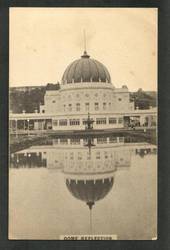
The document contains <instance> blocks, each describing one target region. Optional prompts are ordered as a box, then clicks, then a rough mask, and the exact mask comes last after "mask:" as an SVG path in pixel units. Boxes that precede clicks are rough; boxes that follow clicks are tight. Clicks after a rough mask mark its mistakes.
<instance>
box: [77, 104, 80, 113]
mask: <svg viewBox="0 0 170 250" xmlns="http://www.w3.org/2000/svg"><path fill="white" fill-rule="evenodd" d="M76 111H80V103H76Z"/></svg>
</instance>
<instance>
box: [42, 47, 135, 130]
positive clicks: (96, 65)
mask: <svg viewBox="0 0 170 250" xmlns="http://www.w3.org/2000/svg"><path fill="white" fill-rule="evenodd" d="M133 109H134V103H132V102H130V98H129V91H128V88H127V87H126V86H123V87H122V88H120V89H117V88H115V87H114V86H113V84H112V82H111V76H110V74H109V71H108V69H107V68H106V67H105V66H104V64H102V63H101V62H99V61H97V60H95V59H92V58H91V57H90V56H89V55H88V54H87V52H86V51H84V53H83V55H82V56H81V57H80V58H79V59H77V60H75V61H73V62H72V63H71V64H69V65H68V67H67V68H66V70H65V72H64V74H63V77H62V80H61V84H60V89H59V90H47V91H46V94H45V97H44V105H41V107H40V112H41V113H44V114H48V115H50V114H51V115H52V114H55V115H56V117H55V118H53V119H52V128H53V129H54V130H74V129H75V130H78V129H84V128H85V120H86V119H87V115H88V113H90V117H91V118H93V120H94V128H95V129H97V128H103V129H105V128H113V127H120V128H121V127H123V126H124V120H123V115H122V111H124V112H127V111H130V110H133Z"/></svg>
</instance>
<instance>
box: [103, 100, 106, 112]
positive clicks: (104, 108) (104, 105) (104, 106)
mask: <svg viewBox="0 0 170 250" xmlns="http://www.w3.org/2000/svg"><path fill="white" fill-rule="evenodd" d="M103 110H106V103H105V102H104V103H103Z"/></svg>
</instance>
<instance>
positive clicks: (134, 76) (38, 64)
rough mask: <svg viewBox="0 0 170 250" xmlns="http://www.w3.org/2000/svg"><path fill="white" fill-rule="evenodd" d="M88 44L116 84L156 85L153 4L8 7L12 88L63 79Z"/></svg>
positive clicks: (131, 86)
mask: <svg viewBox="0 0 170 250" xmlns="http://www.w3.org/2000/svg"><path fill="white" fill-rule="evenodd" d="M83 30H85V32H86V48H87V52H88V54H89V55H90V57H91V58H94V59H96V60H98V61H100V62H101V63H103V64H104V65H105V66H106V67H107V69H108V70H109V72H110V75H111V79H112V84H113V85H114V86H115V87H118V88H119V87H121V86H122V85H127V86H128V88H129V90H131V91H135V90H138V89H139V88H142V89H143V90H157V9H156V8H10V34H9V36H10V46H9V50H10V51H9V53H10V62H9V84H10V86H11V87H14V86H16V87H20V86H38V85H46V84H47V83H57V82H58V81H59V82H60V81H61V78H62V75H63V73H64V71H65V69H66V67H67V66H68V65H69V64H70V63H71V62H72V61H74V60H76V59H78V58H80V56H81V55H82V54H83V51H84V37H83Z"/></svg>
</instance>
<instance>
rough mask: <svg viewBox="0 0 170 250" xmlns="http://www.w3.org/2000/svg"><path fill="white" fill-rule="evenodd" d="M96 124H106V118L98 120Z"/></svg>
mask: <svg viewBox="0 0 170 250" xmlns="http://www.w3.org/2000/svg"><path fill="white" fill-rule="evenodd" d="M96 124H106V118H96Z"/></svg>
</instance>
